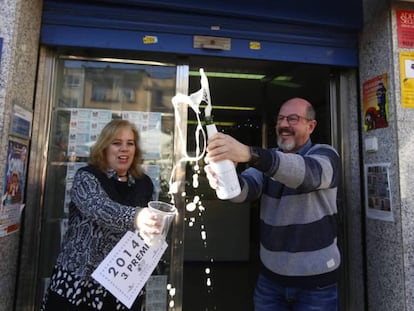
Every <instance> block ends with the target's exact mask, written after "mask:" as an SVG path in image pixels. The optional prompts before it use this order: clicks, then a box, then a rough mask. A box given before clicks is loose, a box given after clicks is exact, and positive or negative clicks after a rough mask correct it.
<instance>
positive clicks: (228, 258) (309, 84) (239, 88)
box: [183, 58, 332, 311]
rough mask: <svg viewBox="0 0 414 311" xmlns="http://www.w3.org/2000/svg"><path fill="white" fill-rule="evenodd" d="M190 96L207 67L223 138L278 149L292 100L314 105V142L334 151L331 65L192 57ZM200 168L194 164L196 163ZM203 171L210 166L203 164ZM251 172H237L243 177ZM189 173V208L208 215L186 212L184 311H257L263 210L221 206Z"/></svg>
mask: <svg viewBox="0 0 414 311" xmlns="http://www.w3.org/2000/svg"><path fill="white" fill-rule="evenodd" d="M188 61H189V66H190V78H189V93H191V92H194V91H196V90H198V89H199V88H200V81H199V79H200V77H199V75H198V74H197V72H198V70H199V68H200V67H202V68H204V70H205V72H206V73H207V76H208V78H209V85H210V93H211V100H212V104H213V112H212V114H213V118H214V120H215V122H216V124H217V127H218V129H219V131H220V130H221V131H223V132H224V133H226V134H230V135H232V136H233V137H235V138H236V139H238V140H240V141H241V142H243V143H245V144H247V145H254V146H263V147H274V146H275V145H276V136H275V131H274V125H275V123H274V117H275V114H276V112H277V110H278V108H279V106H280V105H281V104H282V103H283V102H284V101H285V100H287V99H289V98H292V97H303V98H306V99H308V100H309V101H310V102H312V104H313V105H314V106H315V109H316V111H317V120H318V127H317V130H316V131H315V132H314V134H313V136H312V140H313V142H315V143H329V144H331V143H332V142H331V126H332V124H331V123H332V122H331V118H330V115H331V108H330V107H331V103H330V83H331V81H332V70H331V68H329V67H327V66H318V65H309V64H298V63H275V62H264V61H263V62H262V61H252V60H246V61H242V60H228V59H223V58H221V59H218V58H200V59H198V58H189V60H188ZM188 120H189V121H188V122H189V125H188V149H189V150H191V147H192V146H194V143H195V142H194V141H192V136H191V134H190V133H193V132H194V130H195V125H194V121H195V119H194V118H193V117H192V116H191V114H189V116H188ZM193 164H194V163H193ZM198 165H199V166H200V171H201V172H203V169H202V168H203V163H198ZM244 168H246V167H245V166H243V165H239V166H238V170H239V171H242V170H243V169H244ZM194 173H195V171H194V168H193V166H192V165H191V163H190V164H189V165H188V166H187V174H186V194H187V195H186V202H187V203H189V202H192V201H194V198H195V197H196V200H195V202H199V200H200V201H201V202H202V203H201V204H200V206H201V207H202V209H201V210H200V209H195V210H193V211H188V210H187V211H186V216H185V229H184V237H185V240H184V241H185V242H184V267H183V310H184V311H185V310H192V311H205V310H240V311H244V310H245V311H250V310H253V309H254V308H253V290H254V286H255V282H256V277H257V273H258V267H259V259H258V248H259V232H258V223H259V222H258V220H259V204H258V202H253V203H249V204H234V203H231V202H228V201H220V200H217V197H216V196H215V193H214V191H212V190H211V189H210V188H209V186H208V183H207V181H206V180H205V178H203V177H202V176H203V175H202V173H201V176H200V179H199V186H198V188H196V189H192V187H191V184H192V182H191V178H192V176H193V174H194Z"/></svg>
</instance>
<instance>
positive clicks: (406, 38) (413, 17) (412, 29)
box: [396, 10, 414, 49]
mask: <svg viewBox="0 0 414 311" xmlns="http://www.w3.org/2000/svg"><path fill="white" fill-rule="evenodd" d="M396 13H397V36H398V47H399V48H408V49H412V48H414V11H412V10H397V11H396Z"/></svg>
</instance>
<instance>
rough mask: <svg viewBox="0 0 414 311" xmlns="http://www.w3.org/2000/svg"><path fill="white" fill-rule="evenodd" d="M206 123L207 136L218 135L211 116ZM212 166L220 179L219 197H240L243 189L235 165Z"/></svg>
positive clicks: (228, 161) (213, 164)
mask: <svg viewBox="0 0 414 311" xmlns="http://www.w3.org/2000/svg"><path fill="white" fill-rule="evenodd" d="M205 121H206V129H207V136H208V137H211V136H213V135H214V134H216V133H217V128H216V125H215V124H214V122H213V119H212V118H211V117H210V116H208V117H207V116H206V118H205ZM210 166H211V168H212V169H213V171H214V172H215V173H216V174H217V178H218V185H217V188H216V194H217V197H218V198H219V199H221V200H228V199H232V198H234V197H236V196H238V195H239V194H240V192H241V189H240V183H239V178H238V177H237V172H236V168H235V167H234V163H233V162H232V161H230V160H222V161H219V162H210Z"/></svg>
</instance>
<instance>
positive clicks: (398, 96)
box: [0, 0, 414, 311]
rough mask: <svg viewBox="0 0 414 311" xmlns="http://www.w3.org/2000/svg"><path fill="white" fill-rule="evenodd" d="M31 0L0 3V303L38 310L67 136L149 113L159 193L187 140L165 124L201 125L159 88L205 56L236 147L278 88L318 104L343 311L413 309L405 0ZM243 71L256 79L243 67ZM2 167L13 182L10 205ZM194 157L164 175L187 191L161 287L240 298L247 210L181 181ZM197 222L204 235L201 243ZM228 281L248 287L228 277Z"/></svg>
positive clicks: (185, 84) (251, 228) (219, 114)
mask: <svg viewBox="0 0 414 311" xmlns="http://www.w3.org/2000/svg"><path fill="white" fill-rule="evenodd" d="M29 2H30V3H29ZM29 2H28V1H22V0H6V1H3V2H2V3H1V11H0V16H1V19H0V48H1V54H0V55H1V58H0V81H1V84H0V110H2V111H1V112H2V113H1V114H0V127H1V129H2V130H1V137H0V144H1V146H3V148H2V149H1V150H2V151H1V152H0V176H2V178H0V186H1V189H3V193H2V196H3V201H2V206H1V208H2V210H1V212H2V214H1V215H0V216H1V218H0V219H2V223H1V225H2V227H1V229H2V230H3V231H2V234H1V235H0V253H1V254H2V259H3V260H1V263H0V272H1V275H2V278H1V279H0V288H1V289H2V293H3V294H2V295H1V296H0V302H1V303H0V310H36V308H38V305H39V302H40V299H41V296H42V293H43V291H44V288H45V287H46V286H47V275H48V273H50V269H51V266H52V265H53V260H54V258H55V255H56V253H57V251H58V249H59V242H60V239H57V236H59V234H62V233H63V231H64V226H65V204H66V203H67V202H66V197H65V191H66V190H67V187H68V186H69V185H70V172H71V170H72V171H73V170H74V169H76V167H78V166H77V165H82V163H84V162H85V158H87V150H86V151H85V145H87V144H88V143H89V142H90V140H87V141H84V140H82V139H81V138H79V137H81V136H82V135H88V137H89V138H88V139H92V138H91V137H92V136H93V134H94V132H93V130H91V129H90V127H94V126H95V125H96V126H98V127H99V124H100V123H104V122H105V120H107V119H108V120H109V119H110V118H115V117H125V116H127V117H130V118H135V119H134V120H141V121H140V122H141V123H142V120H143V118H154V120H156V121H153V123H151V121H149V123H148V127H151V126H152V125H153V124H155V123H156V122H159V123H160V124H161V127H160V130H159V131H156V134H153V132H150V131H148V133H145V134H146V135H148V141H149V142H148V145H146V150H147V151H148V158H147V159H146V160H147V161H146V165H148V167H149V169H152V170H155V173H153V174H154V175H153V176H154V182H155V183H156V186H157V189H158V195H159V198H160V199H163V200H166V199H168V185H166V183H168V177H169V175H170V174H171V171H172V167H173V166H174V163H176V162H177V160H178V159H180V158H181V157H182V156H183V154H184V153H185V152H184V150H185V149H186V148H190V149H191V147H188V146H182V144H183V142H182V141H180V140H179V137H178V135H177V133H179V132H181V133H185V136H186V137H187V139H188V141H189V142H194V141H195V140H196V139H195V138H193V136H192V132H193V129H194V128H193V127H192V125H191V124H192V122H196V121H197V120H196V118H195V117H194V116H193V115H191V111H189V112H187V110H186V109H185V111H184V110H182V111H180V113H182V115H183V116H185V119H186V120H187V122H186V123H185V124H184V123H183V124H177V122H174V112H175V111H174V109H173V107H172V106H171V105H170V100H171V97H172V96H174V94H175V93H176V92H184V93H191V92H193V91H195V90H197V89H198V88H199V84H198V83H199V76H198V75H197V73H196V69H198V68H201V67H204V68H205V70H206V71H207V72H211V73H212V72H214V73H217V77H215V78H213V77H212V76H211V78H210V79H211V80H210V87H211V91H212V95H213V99H214V100H215V101H216V102H217V107H218V106H219V105H221V106H223V107H224V108H223V110H222V111H220V110H219V108H216V109H217V110H216V111H215V114H216V120H218V121H222V122H221V123H222V126H223V130H224V131H225V132H228V133H230V134H232V135H233V134H234V135H235V136H236V137H237V135H239V136H240V137H241V139H244V141H245V142H246V143H250V144H261V145H263V146H270V145H271V144H272V143H273V139H274V137H273V136H272V135H273V134H272V133H271V132H272V128H271V125H272V123H271V117H270V116H271V115H272V113H273V112H274V108H275V105H277V104H280V103H281V102H282V101H283V100H284V99H287V98H289V97H292V96H304V97H308V98H309V99H310V100H311V101H312V102H313V103H314V105H315V106H316V110H317V114H318V118H319V119H318V123H319V128H320V130H319V132H317V133H315V135H316V137H315V140H316V141H318V140H319V141H321V142H327V143H330V144H332V145H334V146H335V147H336V148H337V149H338V151H339V152H340V155H341V159H342V183H341V189H340V191H339V196H338V205H339V210H340V212H339V219H338V220H339V223H340V226H339V230H340V232H339V237H340V241H339V243H340V247H341V251H342V255H343V262H342V269H341V281H340V290H341V310H387V311H388V310H398V311H400V310H407V311H408V310H412V309H414V303H413V297H414V276H413V271H412V269H413V268H412V267H413V265H412V258H413V247H412V246H411V245H412V244H413V243H411V242H412V239H413V238H414V237H413V235H412V234H411V231H412V227H413V226H414V214H413V213H412V212H411V208H410V207H411V206H412V205H413V202H414V196H413V194H412V191H411V188H412V187H411V185H412V182H411V180H412V177H411V174H410V171H411V165H410V164H409V163H410V154H411V150H412V149H413V147H412V146H411V144H410V142H411V141H410V139H411V133H412V130H413V129H412V127H413V125H412V122H411V121H412V120H413V119H414V112H413V109H412V108H413V107H410V96H409V94H410V85H409V84H407V82H408V83H409V82H410V79H411V78H413V77H414V75H413V77H411V76H410V74H411V73H410V70H411V67H410V64H411V60H412V59H414V57H411V54H410V52H411V48H410V42H412V41H411V40H412V39H411V37H410V28H409V25H410V16H411V15H410V13H412V12H414V5H413V4H412V3H410V1H401V2H400V1H388V0H381V1H374V0H365V1H356V0H354V1H348V2H346V3H343V4H338V3H334V4H332V3H331V1H324V0H320V1H318V3H317V4H316V3H315V2H312V4H309V3H308V2H306V1H303V3H301V5H299V6H298V5H293V4H289V3H279V4H278V3H275V4H269V3H267V2H265V1H259V2H257V1H256V2H255V3H254V4H250V3H249V2H248V1H245V2H239V3H238V4H237V5H236V6H234V5H233V6H232V5H230V4H223V3H219V2H215V1H210V2H209V3H208V4H199V3H197V2H195V1H193V2H194V3H191V2H189V1H176V2H175V3H174V4H171V3H169V2H168V1H138V0H136V1H127V0H125V1H110V0H108V1H52V0H44V1H41V0H39V1H29ZM413 16H414V14H413ZM413 20H414V19H413ZM402 25H405V26H406V28H405V29H401V27H402ZM413 37H414V36H413ZM402 40H405V41H402ZM413 63H414V61H413ZM224 73H225V74H227V78H225V77H224V75H223V74H224ZM247 73H254V74H255V77H254V78H253V77H248V78H246V79H245V78H242V77H246V76H243V75H242V74H247ZM219 74H221V76H218V75H219ZM236 74H238V76H237V78H236V77H235V76H236ZM228 75H232V76H231V78H228ZM401 77H403V78H401ZM254 79H256V80H254ZM255 81H256V82H255ZM372 102H375V104H372ZM227 106H231V108H229V107H227ZM226 107H227V108H226ZM80 114H84V115H85V116H84V119H82V118H81V117H79V115H80ZM95 114H96V115H97V116H98V118H99V119H98V121H96V122H92V121H90V120H91V118H92V117H91V116H95ZM75 115H76V118H78V117H79V119H75ZM106 118H107V119H106ZM219 119H220V120H219ZM145 120H147V119H145ZM86 121H87V122H86ZM175 121H176V120H175ZM85 123H87V126H88V129H87V130H85V131H82V130H81V128H82V126H83V124H85ZM218 123H219V122H218ZM72 124H76V126H75V125H74V126H73V127H72ZM187 124H188V126H187ZM146 130H147V128H145V129H142V131H143V132H145V131H146ZM269 133H270V134H269ZM82 137H83V136H82ZM80 141H81V142H82V143H80ZM151 142H152V144H151ZM154 145H156V146H160V147H159V149H158V148H153V146H154ZM184 145H186V143H185V144H184ZM17 159H18V160H17ZM14 160H15V161H14ZM19 161H20V162H19ZM13 163H19V165H20V168H16V170H17V171H18V172H19V173H20V177H22V178H21V179H22V180H21V181H20V186H22V188H23V190H22V194H21V197H19V196H16V195H14V196H15V197H16V202H14V203H12V201H10V202H9V201H7V200H8V196H7V194H8V191H7V189H8V187H7V184H8V182H9V181H10V182H11V180H12V176H13V169H12V168H13V167H14V165H15V164H13ZM15 166H17V165H15ZM194 167H195V163H193V162H190V163H188V164H187V166H183V165H181V166H179V167H178V168H177V171H176V172H178V173H177V174H178V175H177V177H176V178H177V181H179V182H180V183H179V184H180V189H179V190H180V192H183V193H185V194H186V195H185V196H183V195H181V194H180V195H179V196H178V195H177V197H176V198H175V202H176V205H177V208H178V210H179V211H180V212H181V213H180V216H179V217H178V219H177V221H176V223H175V224H174V226H173V230H172V232H171V240H170V243H169V244H170V245H169V249H168V251H167V253H166V255H165V257H164V259H163V262H164V263H165V265H166V266H167V267H168V268H165V267H164V268H165V269H164V270H162V271H163V272H161V275H164V276H165V279H163V282H165V283H166V284H167V283H168V284H169V286H170V287H173V288H174V289H176V291H175V294H174V295H173V294H172V291H169V292H168V293H165V298H166V299H165V300H167V302H168V304H169V308H170V309H171V310H188V309H191V310H197V307H198V308H200V310H206V309H208V308H210V307H214V308H216V309H217V310H229V307H228V305H226V303H225V302H223V301H224V300H229V299H225V297H233V296H231V295H232V294H231V293H232V292H231V289H229V288H231V287H234V290H235V292H236V293H238V294H240V293H242V294H246V295H245V296H246V297H247V298H246V301H244V300H242V299H241V300H240V302H236V301H230V302H228V303H230V306H233V307H234V309H237V310H242V308H243V307H244V308H245V309H246V310H250V308H251V305H250V304H249V303H251V302H249V301H250V300H251V299H250V293H251V288H252V286H251V284H254V271H253V273H252V274H249V273H248V272H247V271H248V268H249V267H251V266H254V264H255V260H254V258H255V255H256V254H255V246H256V244H255V242H256V237H255V232H256V231H255V222H254V219H255V216H256V214H255V212H256V210H257V208H256V207H255V206H243V207H235V206H225V207H224V206H222V203H220V202H217V200H215V199H214V198H213V197H212V196H211V195H209V194H208V190H207V189H206V188H203V186H202V180H201V179H202V176H201V175H200V176H199V178H200V188H197V187H195V186H194V179H195V177H194V176H195V175H197V174H195V173H194V172H195V171H194ZM197 176H198V175H197ZM191 181H192V182H191ZM201 194H203V196H201ZM200 197H201V200H202V201H203V205H204V207H206V209H205V210H206V211H205V213H204V214H203V213H202V212H201V210H200V213H198V214H192V210H191V209H190V208H189V206H191V204H189V203H193V204H194V205H197V206H201V205H200V204H199V203H198V202H199V201H198V200H199V199H200ZM20 204H24V206H21V205H20ZM21 210H22V212H21V214H20V211H21ZM226 213H227V214H226ZM200 215H202V216H200ZM217 219H218V220H217ZM190 224H191V225H190ZM193 224H194V225H193ZM195 227H197V228H198V229H197V231H194V228H195ZM200 228H202V229H200ZM205 228H208V229H206V230H204V229H205ZM224 228H226V229H224ZM232 228H235V229H234V230H232ZM241 232H242V233H241ZM200 233H201V235H202V236H204V235H205V234H207V236H208V239H207V240H205V239H202V240H201V242H200V238H199V234H200ZM229 245H231V247H229ZM213 246H214V247H213ZM210 268H211V269H212V271H213V272H215V275H214V277H213V276H211V278H210V276H209V275H208V274H207V273H206V272H205V271H206V270H207V269H210ZM200 271H201V272H200ZM232 277H234V281H233V282H229V283H226V281H231V280H232ZM238 278H243V280H244V281H246V280H247V281H246V283H247V284H248V286H247V288H244V287H241V286H240V287H238V286H234V283H243V282H242V281H240V282H238V281H239V279H238ZM226 279H227V280H226ZM236 280H237V281H236ZM206 281H207V284H208V281H210V282H212V283H213V284H214V286H210V285H207V286H206V285H205V284H206V283H205V282H206ZM198 283H200V284H201V285H200V286H199V285H198ZM162 284H164V283H162ZM166 284H165V285H166ZM189 284H190V285H189ZM162 286H164V285H162ZM162 286H161V287H162ZM200 293H201V294H200ZM222 293H225V294H222ZM238 303H240V305H241V306H243V307H239V306H238ZM165 308H167V305H165Z"/></svg>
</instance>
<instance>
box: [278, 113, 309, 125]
mask: <svg viewBox="0 0 414 311" xmlns="http://www.w3.org/2000/svg"><path fill="white" fill-rule="evenodd" d="M285 118H286V120H287V122H288V123H289V124H290V125H295V124H298V122H299V120H300V119H305V120H306V121H311V120H310V119H308V118H306V117H302V116H300V115H297V114H290V115H288V116H284V115H281V114H279V115H278V116H277V117H276V122H277V123H278V124H279V123H282V122H283V120H284V119H285Z"/></svg>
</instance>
